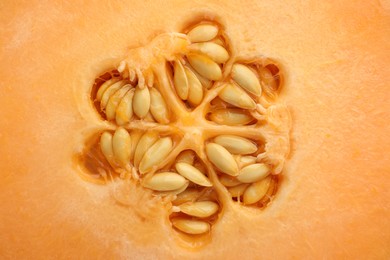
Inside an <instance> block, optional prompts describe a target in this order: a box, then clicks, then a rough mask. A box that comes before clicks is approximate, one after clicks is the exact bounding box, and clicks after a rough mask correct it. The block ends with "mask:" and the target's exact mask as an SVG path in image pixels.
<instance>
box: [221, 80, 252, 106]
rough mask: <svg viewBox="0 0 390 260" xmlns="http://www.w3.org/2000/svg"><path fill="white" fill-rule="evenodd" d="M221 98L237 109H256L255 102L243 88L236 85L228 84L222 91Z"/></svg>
mask: <svg viewBox="0 0 390 260" xmlns="http://www.w3.org/2000/svg"><path fill="white" fill-rule="evenodd" d="M219 97H220V98H221V99H222V100H224V101H225V102H227V103H229V104H232V105H233V106H236V107H240V108H244V109H255V108H256V103H255V101H253V99H252V98H251V97H250V96H249V95H248V94H247V93H246V92H245V91H244V90H243V89H242V88H240V87H238V86H236V85H234V84H230V83H228V84H226V85H225V87H224V88H223V89H222V91H221V92H219Z"/></svg>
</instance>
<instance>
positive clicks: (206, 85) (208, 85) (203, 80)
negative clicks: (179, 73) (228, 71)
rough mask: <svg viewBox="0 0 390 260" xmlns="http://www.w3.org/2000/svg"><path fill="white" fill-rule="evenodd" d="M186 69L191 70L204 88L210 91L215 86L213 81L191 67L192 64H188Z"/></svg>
mask: <svg viewBox="0 0 390 260" xmlns="http://www.w3.org/2000/svg"><path fill="white" fill-rule="evenodd" d="M186 68H188V69H189V70H191V72H192V73H194V75H195V76H196V77H197V78H198V79H199V81H200V83H201V84H202V87H204V88H206V89H209V88H211V87H212V86H213V81H211V80H209V79H206V78H205V77H203V76H201V75H200V74H199V73H198V72H196V70H195V69H194V68H192V67H191V65H190V64H188V63H187V64H186Z"/></svg>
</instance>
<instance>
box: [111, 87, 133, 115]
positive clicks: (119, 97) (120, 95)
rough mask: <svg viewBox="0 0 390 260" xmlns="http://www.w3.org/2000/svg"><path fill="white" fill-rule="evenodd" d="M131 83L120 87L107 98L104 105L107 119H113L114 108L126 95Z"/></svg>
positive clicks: (115, 108)
mask: <svg viewBox="0 0 390 260" xmlns="http://www.w3.org/2000/svg"><path fill="white" fill-rule="evenodd" d="M130 88H131V85H130V84H127V85H125V86H123V87H122V88H120V89H119V90H118V91H117V92H115V93H114V94H113V95H112V96H111V97H110V98H109V99H108V103H107V107H106V117H107V120H114V119H115V116H116V110H117V108H118V105H119V103H120V102H121V100H122V99H123V97H124V96H125V95H126V93H127V92H128V91H129V90H130Z"/></svg>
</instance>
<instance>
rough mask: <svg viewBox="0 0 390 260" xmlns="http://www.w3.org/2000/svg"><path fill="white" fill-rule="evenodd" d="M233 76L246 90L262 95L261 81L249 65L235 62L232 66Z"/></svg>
mask: <svg viewBox="0 0 390 260" xmlns="http://www.w3.org/2000/svg"><path fill="white" fill-rule="evenodd" d="M232 78H233V79H234V80H235V81H236V82H237V83H238V85H239V86H240V87H242V88H243V89H245V90H246V91H248V92H250V93H252V94H254V95H256V96H260V95H261V86H260V81H259V79H258V78H257V76H256V74H255V73H254V72H253V71H252V70H251V69H250V68H249V67H247V66H245V65H242V64H234V65H233V67H232Z"/></svg>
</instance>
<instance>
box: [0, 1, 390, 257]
mask: <svg viewBox="0 0 390 260" xmlns="http://www.w3.org/2000/svg"><path fill="white" fill-rule="evenodd" d="M0 5H1V6H2V7H1V10H0V22H1V24H2V27H1V29H0V60H1V61H2V65H0V66H1V71H0V76H1V82H0V103H1V104H2V109H1V110H0V141H1V146H0V155H1V157H0V173H1V176H2V178H1V179H0V203H1V207H0V219H1V221H0V242H1V243H0V257H1V258H5V259H7V258H12V259H15V258H45V257H52V258H60V259H61V258H73V257H80V258H94V259H95V258H107V257H110V258H135V257H136V256H138V257H143V258H145V259H148V258H157V257H159V258H185V259H191V258H205V259H206V258H210V257H212V256H218V257H220V258H230V259H234V258H238V257H240V258H242V257H244V256H245V255H246V254H247V256H248V258H250V257H252V258H261V259H275V258H276V259H281V258H292V259H301V258H304V257H307V258H318V257H325V258H332V259H334V258H351V259H367V258H374V259H387V258H389V257H390V249H389V244H390V209H389V206H390V192H389V186H390V179H389V173H390V161H389V158H388V154H389V153H390V138H389V133H390V124H389V122H390V103H389V99H390V85H389V82H390V71H389V63H390V49H389V35H390V4H389V2H388V1H376V2H371V1H369V2H367V1H355V3H354V4H353V5H351V2H350V1H342V2H340V1H328V2H326V3H325V2H324V3H320V2H319V1H306V2H304V3H303V2H298V1H296V2H295V1H294V2H291V1H272V3H271V2H269V1H268V2H267V1H246V2H245V3H240V4H239V3H238V2H237V1H224V3H223V4H221V2H220V1H188V2H183V1H169V2H167V3H165V2H160V1H150V2H147V3H145V2H136V1H132V2H131V1H128V2H127V3H126V2H122V3H117V2H115V3H114V2H112V4H107V3H106V1H100V2H99V1H97V2H94V3H91V4H85V3H84V4H77V3H60V2H59V1H57V2H53V1H46V2H45V1H26V2H25V3H23V4H22V3H11V2H9V3H3V4H0ZM204 13H206V14H215V15H217V16H218V17H220V18H221V20H222V22H223V23H224V24H225V25H226V29H227V33H228V35H229V37H230V38H231V39H234V42H235V44H236V45H237V47H239V48H240V49H241V50H243V52H242V54H243V55H245V52H244V50H247V51H248V52H252V53H253V52H258V53H260V54H263V55H265V56H267V57H271V58H273V59H276V60H278V61H279V62H280V63H281V64H282V65H283V68H284V70H285V72H286V83H285V87H284V92H283V95H282V96H281V99H283V101H284V102H285V103H286V104H287V105H288V106H289V108H290V110H291V112H292V117H293V129H292V135H291V138H292V151H291V155H290V159H289V160H288V161H287V163H286V169H285V171H284V173H283V174H284V182H283V185H282V187H281V189H280V191H279V194H278V198H277V199H276V200H275V201H274V203H273V204H272V205H271V206H269V207H268V208H267V209H266V211H264V212H262V213H261V214H258V215H256V214H253V211H254V209H247V208H238V207H237V208H233V209H232V210H231V211H228V212H225V214H224V216H223V218H222V219H221V220H220V221H219V222H218V223H217V224H216V225H215V227H214V230H213V236H212V240H211V242H210V243H208V244H207V245H206V246H204V247H202V248H200V249H198V250H197V251H189V250H187V249H185V248H183V247H182V246H181V245H180V244H178V243H177V241H176V240H174V239H173V238H171V237H170V236H169V235H167V234H169V232H170V231H169V229H170V227H168V226H167V223H166V220H165V219H163V218H158V217H156V218H153V219H152V221H150V220H148V221H145V219H143V218H142V217H139V216H138V215H137V214H136V213H135V212H134V211H133V210H132V209H131V208H128V207H123V206H121V205H119V204H117V203H116V202H115V200H114V199H113V198H112V196H111V195H112V194H111V193H110V189H107V188H104V187H102V186H98V185H94V184H91V183H88V182H85V181H83V180H82V179H81V178H80V176H79V175H78V174H77V173H76V171H75V169H74V165H73V163H72V156H73V155H74V152H75V149H77V147H78V146H79V143H80V142H81V140H83V138H84V135H85V134H86V133H88V132H89V131H93V129H91V128H92V127H89V126H91V125H93V124H99V122H98V121H97V118H96V116H95V114H93V111H91V110H89V108H87V107H85V106H84V103H83V102H84V101H85V100H86V99H87V98H88V97H87V94H88V93H87V90H88V88H90V86H91V85H92V83H93V80H94V77H95V76H96V75H97V74H98V73H100V72H101V70H102V68H104V67H106V66H107V65H111V63H112V61H113V60H117V59H118V58H120V57H122V56H123V55H124V53H125V52H126V50H128V48H129V47H137V46H141V45H145V44H146V43H147V42H149V41H150V40H151V39H152V38H154V36H156V35H157V34H160V33H161V32H171V31H179V30H180V29H181V28H182V27H183V26H184V25H185V23H186V22H188V21H189V20H188V17H192V16H193V15H194V16H197V15H202V14H204ZM224 256H226V257H224Z"/></svg>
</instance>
